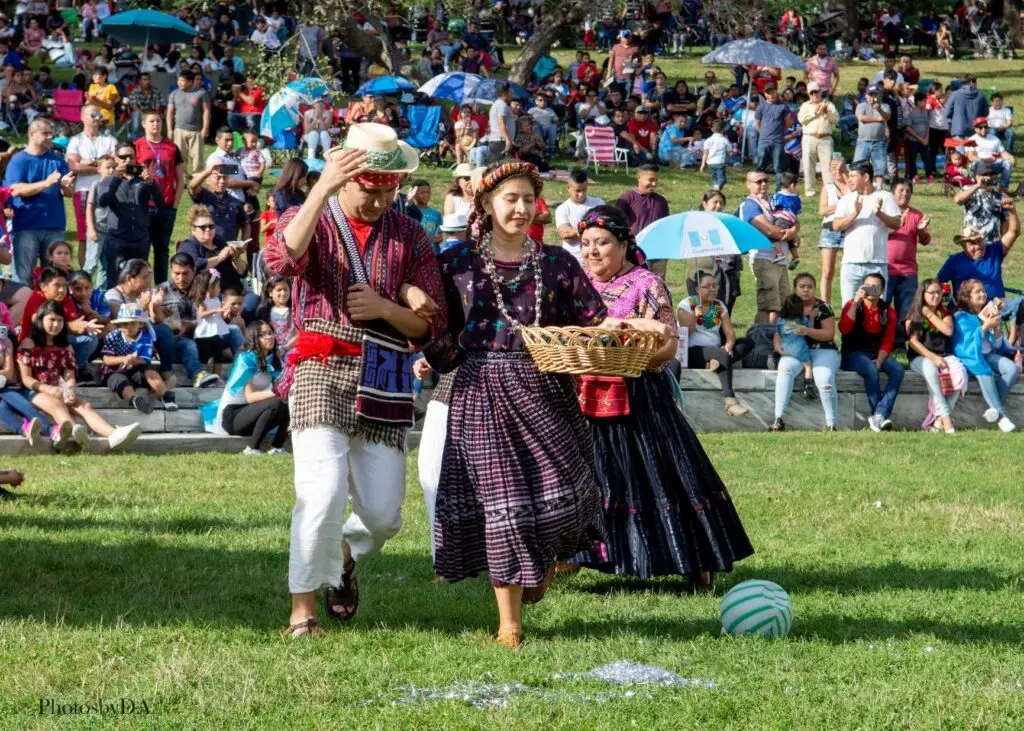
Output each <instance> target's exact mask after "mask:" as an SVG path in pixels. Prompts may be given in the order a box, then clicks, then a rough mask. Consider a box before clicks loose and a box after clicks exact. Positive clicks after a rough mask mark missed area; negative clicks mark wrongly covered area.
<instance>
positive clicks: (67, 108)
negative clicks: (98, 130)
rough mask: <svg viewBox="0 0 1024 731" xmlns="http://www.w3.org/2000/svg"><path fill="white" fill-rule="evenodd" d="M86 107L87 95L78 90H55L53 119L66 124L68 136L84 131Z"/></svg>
mask: <svg viewBox="0 0 1024 731" xmlns="http://www.w3.org/2000/svg"><path fill="white" fill-rule="evenodd" d="M83 106H85V94H83V93H82V92H81V91H78V90H77V89H54V90H53V118H54V119H55V120H57V121H59V122H64V123H65V124H66V125H67V126H68V127H69V130H68V136H69V137H70V136H72V135H76V134H78V133H79V132H81V131H82V107H83Z"/></svg>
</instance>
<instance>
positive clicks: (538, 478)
mask: <svg viewBox="0 0 1024 731" xmlns="http://www.w3.org/2000/svg"><path fill="white" fill-rule="evenodd" d="M434 536H435V542H436V546H437V553H436V558H435V560H434V567H435V570H436V571H437V573H438V574H440V575H441V576H443V577H444V578H446V579H448V580H449V581H458V580H459V579H464V578H466V577H470V576H476V575H477V574H479V573H481V572H484V571H488V572H490V579H491V583H492V584H493V585H495V586H500V585H504V584H516V585H521V586H540V585H541V584H543V583H544V578H545V576H546V574H547V571H548V568H549V567H550V566H551V564H552V563H553V562H554V561H555V560H556V559H558V558H567V557H570V556H572V555H574V554H575V553H576V552H577V551H580V550H585V549H591V550H598V551H601V550H602V549H603V540H604V533H603V520H602V511H601V492H600V490H599V488H598V486H597V481H596V478H595V476H594V467H593V448H592V444H591V435H590V430H589V427H588V425H587V422H586V420H585V419H584V418H583V415H582V414H581V413H580V409H579V405H578V403H577V401H576V392H575V389H574V387H573V383H572V380H571V379H570V378H569V377H568V376H558V375H551V374H544V373H541V372H540V371H538V370H537V367H536V366H535V365H534V364H533V361H531V360H530V357H529V356H528V355H527V354H526V353H525V352H497V353H472V354H470V356H469V357H468V358H467V360H466V361H465V363H464V364H463V365H462V366H461V367H460V368H459V371H458V374H457V375H456V377H455V383H454V384H453V388H452V398H451V407H450V411H449V417H448V437H447V440H446V442H445V449H444V457H443V459H442V465H441V482H440V485H439V486H438V492H437V512H436V518H435V520H434ZM595 544H597V545H595Z"/></svg>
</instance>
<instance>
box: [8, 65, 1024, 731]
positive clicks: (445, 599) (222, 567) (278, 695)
mask: <svg viewBox="0 0 1024 731" xmlns="http://www.w3.org/2000/svg"><path fill="white" fill-rule="evenodd" d="M560 55H562V56H564V55H565V54H560ZM662 65H663V67H664V69H665V70H666V72H667V73H668V74H669V76H670V78H675V77H679V76H683V77H686V78H688V79H690V80H693V79H696V78H698V77H699V76H700V75H701V73H702V71H703V68H702V67H701V66H700V64H699V62H696V61H693V60H685V61H680V60H664V61H663V62H662ZM919 65H921V66H922V75H923V76H926V77H938V78H940V79H942V80H944V81H945V80H948V79H949V78H951V76H952V74H953V73H954V72H955V73H957V74H959V73H962V72H963V71H964V70H965V69H967V68H970V69H971V70H972V71H975V72H977V73H978V74H979V76H980V77H981V86H982V87H989V86H993V85H998V86H999V88H1000V89H1001V90H1002V91H1003V92H1004V93H1005V94H1006V95H1007V97H1008V99H1007V100H1008V103H1010V104H1011V105H1015V106H1016V107H1017V108H1018V109H1024V80H1022V76H1021V75H1020V73H1019V64H1018V63H1014V62H971V63H970V64H969V65H968V64H963V63H961V64H956V65H954V66H951V67H950V66H947V65H946V64H945V63H944V62H923V63H921V64H919ZM876 69H877V67H868V66H860V67H858V66H854V67H849V66H844V67H843V70H842V76H843V87H844V88H849V87H850V86H852V84H853V83H854V82H855V81H856V78H857V77H859V76H861V75H870V73H873V72H874V71H875V70H876ZM724 71H725V70H724V69H723V72H724ZM567 165H568V164H567V163H566V164H565V165H559V166H560V167H562V166H567ZM421 172H422V173H423V175H424V177H427V178H428V179H430V180H431V181H433V182H434V195H435V199H434V200H435V205H436V206H437V207H440V204H441V200H442V197H443V196H442V194H443V189H444V184H445V183H446V182H447V180H448V179H449V178H448V173H447V171H446V170H438V169H432V168H423V169H421ZM269 182H272V179H268V183H269ZM629 185H630V179H629V178H628V177H627V176H626V175H625V174H623V173H606V172H602V173H601V174H600V175H599V176H598V177H597V183H596V185H595V186H594V189H593V193H594V194H595V195H599V196H601V197H604V198H605V199H606V200H609V201H611V200H614V199H615V198H617V197H618V195H619V194H620V193H621V192H623V191H624V190H626V189H627V188H628V187H629ZM707 186H708V180H707V178H706V177H703V176H699V175H698V174H697V173H696V172H693V171H686V172H682V173H679V172H669V173H666V174H665V175H664V176H663V184H662V192H663V193H664V194H665V195H666V196H667V197H668V199H669V202H670V206H671V208H672V210H673V211H682V210H687V209H691V208H694V207H695V206H696V204H697V202H698V200H699V198H700V195H701V194H702V193H703V191H704V190H705V189H706V188H707ZM726 193H727V195H728V197H729V201H730V205H733V204H735V203H737V202H738V201H739V199H740V197H741V196H742V195H743V193H742V177H741V173H740V172H738V171H732V170H730V179H729V183H728V185H727V187H726ZM545 196H546V198H547V200H548V201H549V202H551V203H555V202H557V201H560V200H562V198H563V197H564V193H563V191H562V190H561V186H560V185H554V184H553V185H551V186H549V189H548V190H547V191H546V193H545ZM186 200H187V199H186ZM914 204H915V205H916V206H917V207H919V208H922V209H923V210H925V211H926V212H927V213H928V214H929V215H930V216H931V217H932V220H933V232H934V234H935V243H934V245H933V247H931V249H930V250H925V251H923V252H922V253H921V269H922V272H923V273H930V272H933V271H935V270H936V269H937V268H938V266H939V264H940V263H941V261H942V260H943V259H944V258H945V256H946V255H948V254H949V253H950V252H951V251H953V249H954V247H953V243H952V237H953V235H954V233H955V232H956V231H957V230H958V229H959V227H960V226H961V225H962V212H961V211H960V209H958V208H957V207H955V206H953V205H952V203H951V202H950V201H949V200H947V199H944V198H943V197H942V196H941V193H940V190H939V187H938V186H923V187H922V188H921V189H920V191H919V193H918V194H917V196H916V198H915V203H914ZM186 206H187V204H183V206H182V210H180V211H179V216H178V225H177V228H176V232H175V233H176V236H175V237H176V238H185V237H186V236H187V235H188V232H187V230H186V227H185V223H184V221H185V213H186ZM810 209H811V211H812V212H811V213H809V214H805V215H804V217H803V219H802V221H803V224H804V228H805V230H807V231H813V230H814V229H816V228H817V225H818V223H819V219H818V217H817V216H816V215H814V213H813V211H814V206H811V207H810ZM70 220H73V219H72V218H70V217H69V221H70ZM552 234H553V232H552V231H551V230H550V229H549V237H548V238H549V241H551V240H552ZM71 238H73V233H72V234H70V235H69V239H71ZM808 244H810V245H808ZM1016 256H1020V255H1019V254H1018V255H1014V256H1011V257H1010V258H1009V259H1008V260H1007V263H1006V266H1005V268H1004V272H1005V275H1006V277H1007V282H1008V284H1010V285H1011V286H1012V285H1016V286H1021V285H1024V264H1021V263H1018V261H1017V259H1016ZM804 260H805V267H806V268H807V269H808V270H810V271H812V272H815V273H816V272H817V271H818V270H819V268H820V260H819V258H818V256H817V250H816V248H815V247H814V246H813V243H812V242H811V240H810V238H808V239H806V240H805V248H804ZM683 276H684V269H683V267H682V265H680V264H677V263H674V264H673V265H672V266H671V268H670V272H669V283H670V285H671V286H672V289H673V293H674V295H675V296H676V297H677V298H678V297H679V296H681V293H682V292H683V291H684V290H683V287H682V281H683ZM744 285H745V286H746V287H747V293H745V294H744V295H743V296H742V297H741V298H740V300H739V302H738V305H737V307H738V310H737V313H736V321H737V323H738V324H739V325H740V326H741V327H745V326H746V325H747V324H749V323H750V322H751V320H752V315H753V296H752V291H751V288H752V280H751V278H750V276H749V274H748V275H745V277H744ZM837 286H838V285H837ZM702 441H703V442H704V444H705V445H706V447H707V448H708V450H709V452H710V454H711V455H712V458H713V460H714V461H715V464H716V466H717V468H718V469H719V471H720V473H721V474H722V475H723V477H724V479H725V481H726V483H727V484H728V485H729V486H730V489H731V491H732V494H733V497H734V499H735V502H736V503H737V506H738V508H739V511H740V514H741V516H742V517H743V519H744V521H745V524H746V527H747V530H748V532H749V534H750V536H751V540H752V542H753V543H754V546H755V548H756V549H757V554H756V555H755V556H754V557H753V558H752V559H750V560H748V561H746V562H744V563H742V564H741V565H740V566H739V567H738V569H737V571H736V572H735V573H734V574H733V575H730V576H724V577H721V578H720V581H719V591H718V593H717V595H716V596H714V597H708V596H698V597H692V596H688V595H685V594H681V593H680V589H681V585H680V584H679V583H678V582H673V581H670V580H661V581H657V582H654V583H652V584H650V585H645V584H639V583H635V582H628V581H623V580H618V579H614V578H609V577H604V576H601V575H597V574H594V573H586V572H585V573H582V574H580V575H578V576H576V577H573V578H570V579H567V580H563V581H560V582H559V583H558V584H557V585H556V587H555V588H554V590H553V591H552V592H551V593H550V594H549V595H548V597H547V598H546V599H545V600H544V602H543V603H541V604H540V605H538V606H537V607H534V608H530V609H528V610H527V611H526V612H525V618H524V621H525V629H526V632H527V638H528V642H527V644H526V646H525V647H524V648H523V649H522V651H520V652H517V653H513V652H509V651H506V650H502V649H500V648H498V647H497V646H495V645H494V644H493V642H492V641H491V639H490V638H491V635H492V634H493V632H494V630H495V628H496V616H495V611H494V605H493V594H492V592H491V591H490V589H489V587H488V585H487V582H486V580H484V579H478V580H475V581H471V582H463V583H461V584H457V585H434V584H433V583H432V579H433V572H432V569H431V564H430V554H429V543H428V536H427V526H426V518H425V514H424V511H423V507H422V498H421V495H420V491H419V486H418V481H417V479H416V475H415V459H414V456H415V455H412V457H413V458H412V459H410V474H409V483H408V486H409V498H408V500H407V502H406V508H405V520H406V525H405V527H404V528H403V530H402V532H401V533H400V534H399V535H398V537H397V538H396V539H395V540H394V541H392V542H391V543H389V545H388V547H387V548H386V549H385V551H384V553H382V554H380V555H378V556H376V557H373V558H371V559H368V560H366V561H365V562H364V563H363V565H362V566H361V567H360V576H361V588H362V606H361V608H360V611H359V614H358V616H357V617H356V619H355V620H354V621H353V622H352V623H351V624H350V625H348V626H345V627H343V628H336V627H333V626H332V627H331V629H332V630H336V631H332V632H331V633H330V635H329V636H328V637H325V638H318V639H315V640H313V641H309V642H297V643H296V642H291V641H288V640H286V639H284V638H282V637H281V636H280V635H279V633H278V630H280V628H281V627H282V626H283V625H284V623H285V621H286V619H287V609H288V594H287V585H286V578H285V577H286V572H287V550H288V523H289V512H290V509H291V505H292V496H293V491H292V483H291V460H290V458H283V459H276V458H269V457H268V458H265V459H261V460H254V459H251V458H243V457H241V456H237V457H226V456H219V455H217V456H208V455H196V456H189V457H187V458H183V457H180V456H179V457H163V458H161V457H148V456H147V457H138V456H120V457H110V458H105V459H104V458H98V457H79V458H70V459H69V458H63V457H34V458H26V459H23V460H20V461H18V462H17V463H15V464H12V465H10V466H12V467H17V468H19V469H22V470H24V471H25V472H26V474H27V476H28V482H27V483H26V485H25V487H24V488H22V489H20V490H19V492H20V493H22V494H23V495H24V497H23V498H21V499H20V500H18V501H16V502H13V503H0V587H3V590H2V591H0V668H2V672H0V728H4V729H6V728H11V729H15V728H17V729H21V728H68V727H75V728H78V727H82V726H88V727H97V728H106V727H114V726H132V727H137V728H161V729H195V728H225V729H228V728H230V729H234V728H260V729H262V728H282V729H283V728H322V727H330V726H333V727H343V728H359V729H362V728H386V729H409V728H458V729H472V728H481V729H483V728H488V729H491V728H496V727H497V728H506V727H520V728H530V729H533V728H537V729H552V728H560V729H561V728H564V729H591V728H595V729H598V728H599V729H620V728H629V727H640V728H648V729H654V728H658V729H661V728H665V729H676V728H725V729H797V728H799V729H847V728H863V729H880V728H914V729H934V728H946V729H964V728H986V729H1019V728H1022V727H1024V669H1022V668H1024V649H1022V643H1021V633H1020V628H1021V626H1022V624H1024V593H1022V591H1021V589H1022V586H1021V578H1020V559H1019V557H1020V556H1021V555H1022V553H1024V512H1022V508H1021V502H1020V499H1019V489H1018V485H1019V483H1020V480H1019V475H1018V469H1017V466H1016V464H1015V461H1014V460H1013V459H1012V457H1010V458H1008V457H1009V455H1008V453H1007V452H1006V450H1005V448H1004V446H1003V444H1002V442H1001V441H1000V442H996V441H993V440H991V439H990V438H989V435H988V434H987V433H983V432H979V433H969V432H968V433H961V434H958V435H957V436H956V437H955V438H953V439H941V440H938V439H935V438H934V435H922V434H906V433H901V434H883V435H875V434H858V433H843V434H831V435H821V434H799V433H788V434H780V435H770V436H769V435H758V436H754V437H753V438H751V437H750V436H746V435H743V436H741V435H704V436H703V437H702ZM1011 454H1012V453H1011ZM748 578H766V579H770V580H773V581H776V582H778V583H780V584H781V585H782V586H784V587H785V588H786V589H787V590H789V592H790V594H791V596H792V599H793V604H794V616H795V622H794V629H793V633H792V635H791V637H790V638H788V639H785V640H780V641H775V642H766V641H758V640H753V639H742V640H737V639H729V638H722V637H720V636H719V625H718V621H717V610H718V604H719V601H720V598H721V594H722V593H723V592H724V590H726V589H728V587H730V586H732V585H733V584H734V583H736V582H738V581H742V580H744V579H748ZM616 660H629V661H632V662H637V663H647V664H650V665H655V666H659V667H662V668H665V669H667V670H671V671H673V672H675V673H678V674H679V675H680V676H682V677H684V678H691V679H695V680H700V681H710V683H711V687H710V688H709V687H706V685H705V684H703V683H701V684H697V685H695V686H693V687H689V688H643V687H635V688H623V687H618V688H617V687H613V686H607V685H605V684H602V683H600V682H598V681H594V680H581V679H571V678H562V677H558V676H559V675H561V674H569V673H582V672H586V671H589V670H591V669H593V668H596V667H598V666H601V665H604V664H606V663H609V662H613V661H616ZM515 684H522V685H515ZM414 691H415V692H414ZM494 691H501V692H503V693H505V695H506V696H507V702H506V705H505V706H503V707H502V706H488V707H484V708H477V707H475V706H474V705H471V704H470V703H468V702H467V701H465V700H460V699H459V698H460V697H462V696H472V697H475V695H477V694H480V695H486V693H488V692H492V693H493V692H494ZM438 695H442V696H446V697H449V699H448V700H434V698H435V697H436V696H438ZM452 696H454V698H452ZM122 698H123V699H127V700H130V701H132V702H134V704H135V707H136V710H137V711H141V707H142V703H143V702H145V704H146V706H147V707H148V709H149V711H150V714H149V715H146V716H142V715H139V713H136V714H135V715H133V716H132V717H130V718H123V717H122V716H120V715H117V714H109V715H98V714H94V713H93V714H88V715H87V716H57V715H54V714H53V713H52V707H51V706H49V705H46V704H47V702H48V701H51V700H52V702H53V703H54V704H55V705H56V706H58V707H59V706H61V705H66V704H76V703H77V704H80V705H83V706H87V705H88V704H90V703H98V702H101V701H102V702H103V703H108V702H114V703H115V704H116V705H117V708H118V710H119V709H120V699H122ZM41 705H42V707H43V712H42V713H41V712H40V708H41Z"/></svg>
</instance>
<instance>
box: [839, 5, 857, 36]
mask: <svg viewBox="0 0 1024 731" xmlns="http://www.w3.org/2000/svg"><path fill="white" fill-rule="evenodd" d="M843 9H844V10H845V11H846V30H844V31H843V38H844V39H846V40H847V41H848V42H849V41H853V39H854V38H856V37H857V31H858V28H859V25H858V21H857V0H843Z"/></svg>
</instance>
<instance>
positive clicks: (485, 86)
mask: <svg viewBox="0 0 1024 731" xmlns="http://www.w3.org/2000/svg"><path fill="white" fill-rule="evenodd" d="M499 84H508V87H509V91H510V92H512V98H513V99H518V100H519V101H521V102H522V103H523V104H529V103H530V101H531V100H532V99H533V95H532V94H530V92H528V91H527V90H526V89H525V88H523V87H522V86H520V85H519V84H517V83H515V82H514V81H506V80H505V79H484V80H483V81H481V82H480V83H479V84H477V87H476V88H475V89H473V93H472V94H470V96H469V98H468V99H466V100H465V101H467V102H484V103H485V104H490V103H492V102H493V101H494V100H495V99H497V98H498V85H499Z"/></svg>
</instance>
